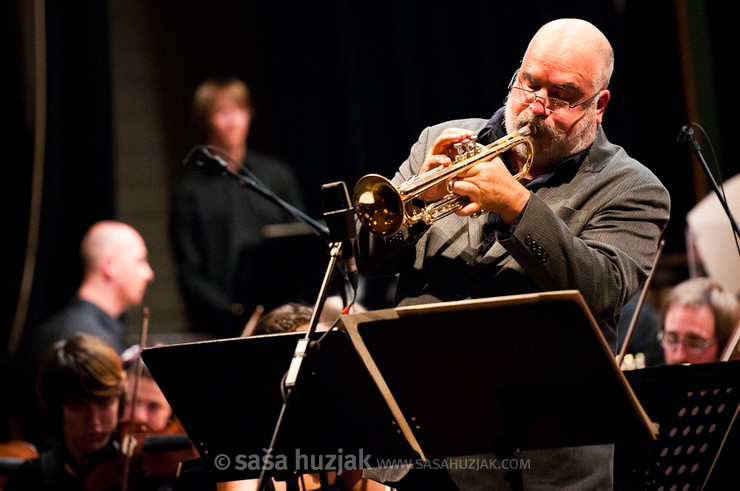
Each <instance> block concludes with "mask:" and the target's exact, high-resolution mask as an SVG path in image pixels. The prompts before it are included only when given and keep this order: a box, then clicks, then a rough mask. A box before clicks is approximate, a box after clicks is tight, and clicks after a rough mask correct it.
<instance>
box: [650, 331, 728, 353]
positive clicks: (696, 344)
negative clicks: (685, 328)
mask: <svg viewBox="0 0 740 491" xmlns="http://www.w3.org/2000/svg"><path fill="white" fill-rule="evenodd" d="M658 340H659V341H660V344H662V345H663V347H664V348H666V349H669V350H675V349H678V345H679V344H680V345H683V347H684V349H685V350H686V351H688V352H689V353H692V354H695V355H698V354H699V353H701V352H702V351H704V350H705V349H707V348H709V347H710V346H712V345H713V344H714V343H716V342H717V338H709V339H706V338H703V337H701V336H697V335H695V334H687V335H686V336H684V337H681V336H679V335H678V334H676V333H675V332H660V333H658Z"/></svg>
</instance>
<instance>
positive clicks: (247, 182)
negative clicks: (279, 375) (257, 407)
mask: <svg viewBox="0 0 740 491" xmlns="http://www.w3.org/2000/svg"><path fill="white" fill-rule="evenodd" d="M211 149H213V150H215V151H218V150H219V149H218V148H217V147H212V146H210V147H209V146H207V145H198V146H196V147H194V148H193V149H191V150H190V152H189V153H188V155H187V157H185V163H186V164H190V163H195V164H196V165H199V166H205V165H207V164H214V165H218V166H219V167H220V168H221V169H222V170H223V171H224V172H225V173H226V174H227V175H229V176H231V177H234V178H236V179H237V180H238V181H239V183H240V184H241V185H242V186H244V187H248V188H250V189H253V190H254V191H257V192H258V193H259V194H260V195H262V196H264V197H265V198H267V199H268V200H270V201H272V202H273V203H275V204H276V205H278V206H280V207H281V208H283V209H284V210H286V211H287V212H288V213H290V214H291V215H293V216H294V217H296V218H297V219H298V220H300V221H302V222H304V223H306V224H308V225H309V226H310V227H311V229H312V230H313V232H314V233H315V234H316V235H318V236H319V237H322V238H323V239H324V240H326V242H327V243H328V245H329V264H328V266H327V269H326V272H325V274H324V278H323V280H322V282H321V288H320V289H319V295H318V298H317V299H316V303H315V305H314V308H313V311H312V312H311V319H310V321H309V327H308V330H307V331H306V334H305V335H304V336H303V338H301V339H299V340H298V343H297V344H296V348H295V352H294V353H293V358H292V360H291V362H290V366H289V367H288V371H287V372H286V374H285V378H284V380H283V382H282V386H281V389H282V392H283V405H282V407H281V409H280V413H279V415H278V420H277V423H276V424H275V428H274V430H273V434H272V438H271V441H270V445H269V447H268V448H267V453H266V454H265V455H264V457H263V459H262V463H263V465H262V468H261V469H260V476H259V481H258V482H257V490H258V491H261V490H262V489H263V487H264V479H265V477H266V476H265V471H266V470H267V469H266V467H265V465H264V464H265V463H267V462H269V461H270V459H271V458H272V453H273V451H274V447H275V444H276V442H277V438H278V435H279V434H280V429H281V427H282V424H283V419H284V417H285V414H286V412H287V409H288V404H289V402H290V398H291V395H292V394H293V389H294V388H295V385H296V382H297V380H298V375H299V374H300V370H301V366H302V364H303V360H304V359H305V358H306V356H308V353H309V349H310V348H312V347H314V346H315V345H316V343H315V342H314V343H312V341H311V339H312V337H314V334H315V333H316V328H317V326H318V323H319V319H320V314H321V311H322V310H323V308H324V304H325V303H326V299H327V297H328V296H329V292H330V287H331V283H332V279H333V278H334V274H335V271H336V269H337V263H338V262H339V259H340V258H341V257H342V248H343V246H342V242H341V241H336V242H330V238H331V235H330V233H329V228H328V227H326V226H324V225H322V224H321V223H319V222H317V221H316V220H313V219H312V218H310V217H309V216H308V215H306V214H305V213H303V212H302V211H300V210H298V209H297V208H295V207H294V206H292V205H291V204H290V203H287V202H286V201H284V200H283V199H281V198H280V197H279V196H277V195H276V194H275V193H273V192H272V191H271V190H270V189H269V188H268V187H267V186H265V185H264V184H262V183H261V182H260V181H259V179H257V177H256V176H254V175H253V174H252V173H251V172H249V170H248V169H246V168H244V167H242V168H241V169H240V170H241V171H242V172H234V171H233V170H231V168H230V167H229V165H228V164H227V162H226V161H225V160H224V159H223V158H222V157H220V156H219V155H216V154H214V153H213V152H211ZM221 151H222V150H221ZM222 152H223V151H222ZM342 269H343V268H342ZM343 273H344V276H345V280H346V282H347V283H348V282H349V280H348V275H347V272H346V271H344V272H343ZM352 286H353V288H354V287H355V286H354V285H352ZM355 293H356V291H355ZM352 301H354V300H352ZM320 472H321V484H322V488H326V487H327V484H326V482H327V481H326V476H325V472H324V471H320Z"/></svg>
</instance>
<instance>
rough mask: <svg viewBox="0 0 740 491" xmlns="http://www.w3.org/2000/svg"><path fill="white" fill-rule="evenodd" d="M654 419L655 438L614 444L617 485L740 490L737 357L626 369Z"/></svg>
mask: <svg viewBox="0 0 740 491" xmlns="http://www.w3.org/2000/svg"><path fill="white" fill-rule="evenodd" d="M625 375H626V377H627V380H628V381H629V383H630V385H631V386H632V388H633V390H634V391H635V394H636V395H637V397H638V398H639V399H640V402H641V403H642V404H643V406H644V408H645V410H646V411H647V412H648V414H650V416H651V418H652V419H653V421H654V422H655V423H656V424H657V425H659V433H658V438H657V440H655V441H654V442H630V443H622V444H619V445H617V446H616V448H615V461H614V475H615V486H616V487H617V488H618V489H644V490H652V489H654V490H658V489H666V490H668V489H690V490H695V489H740V476H738V473H737V463H738V458H739V457H740V432H739V431H738V423H734V424H733V418H736V417H737V414H736V411H737V410H738V407H740V406H739V405H740V361H731V362H723V363H705V364H696V365H686V366H682V365H675V366H662V367H654V368H645V369H641V370H634V371H629V372H625Z"/></svg>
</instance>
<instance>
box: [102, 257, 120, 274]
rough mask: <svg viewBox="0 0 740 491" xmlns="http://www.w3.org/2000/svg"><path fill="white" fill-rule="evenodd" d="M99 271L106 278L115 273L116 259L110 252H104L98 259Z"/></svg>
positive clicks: (116, 267)
mask: <svg viewBox="0 0 740 491" xmlns="http://www.w3.org/2000/svg"><path fill="white" fill-rule="evenodd" d="M99 269H100V272H101V273H102V274H103V276H105V277H106V278H112V277H114V276H115V275H116V271H117V269H118V261H117V260H116V258H115V257H114V256H113V255H111V254H106V255H104V256H103V257H102V258H101V259H100V268H99Z"/></svg>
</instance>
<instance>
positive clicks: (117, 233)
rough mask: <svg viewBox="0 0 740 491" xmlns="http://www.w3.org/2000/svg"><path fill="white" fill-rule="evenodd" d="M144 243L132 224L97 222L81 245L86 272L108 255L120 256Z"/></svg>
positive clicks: (96, 266)
mask: <svg viewBox="0 0 740 491" xmlns="http://www.w3.org/2000/svg"><path fill="white" fill-rule="evenodd" d="M143 243H144V239H142V238H141V235H139V233H138V232H137V231H136V230H135V229H134V228H133V227H131V226H130V225H127V224H125V223H122V222H116V221H112V220H105V221H102V222H97V223H96V224H94V225H93V226H92V227H90V229H89V230H88V231H87V233H86V234H85V236H84V237H83V239H82V244H81V246H80V255H81V256H82V265H83V269H84V272H85V273H89V272H91V271H93V270H95V269H97V268H98V267H99V265H100V262H101V260H102V259H103V258H105V257H106V256H111V255H112V256H118V255H120V254H121V252H122V251H124V250H126V249H131V248H132V247H135V246H137V245H139V244H143Z"/></svg>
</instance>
